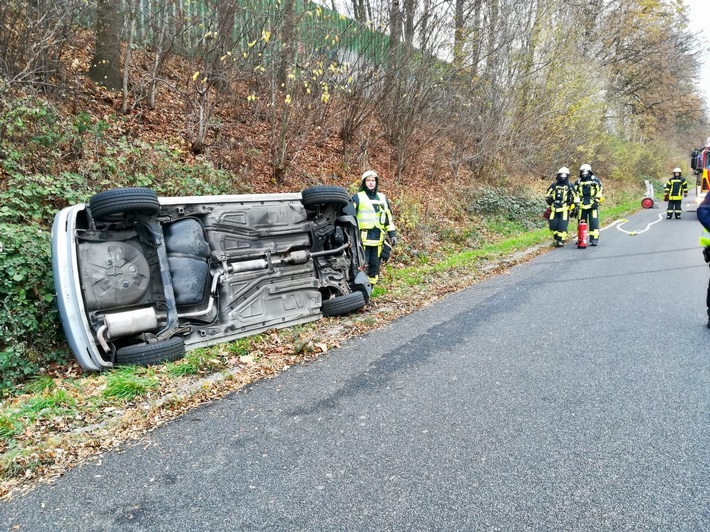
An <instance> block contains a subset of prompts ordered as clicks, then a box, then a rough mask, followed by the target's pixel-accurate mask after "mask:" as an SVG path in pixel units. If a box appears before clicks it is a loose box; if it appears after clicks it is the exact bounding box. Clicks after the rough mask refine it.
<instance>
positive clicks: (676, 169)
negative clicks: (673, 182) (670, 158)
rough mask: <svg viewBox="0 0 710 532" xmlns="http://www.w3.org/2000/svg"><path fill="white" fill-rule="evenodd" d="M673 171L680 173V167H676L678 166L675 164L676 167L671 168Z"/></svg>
mask: <svg viewBox="0 0 710 532" xmlns="http://www.w3.org/2000/svg"><path fill="white" fill-rule="evenodd" d="M673 173H674V174H680V173H681V170H680V168H678V167H677V166H676V167H675V168H674V169H673Z"/></svg>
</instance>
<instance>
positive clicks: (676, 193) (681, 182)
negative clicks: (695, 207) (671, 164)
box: [663, 168, 688, 220]
mask: <svg viewBox="0 0 710 532" xmlns="http://www.w3.org/2000/svg"><path fill="white" fill-rule="evenodd" d="M680 174H681V172H680V168H674V169H673V177H671V178H670V179H669V180H668V183H666V186H665V188H664V189H663V193H664V196H663V200H664V201H667V202H668V209H667V210H666V219H667V220H670V219H671V218H673V215H674V214H675V217H676V220H680V213H681V212H682V210H681V208H680V202H681V200H682V199H683V197H687V196H688V182H687V181H686V180H685V178H684V177H682V176H681V175H680Z"/></svg>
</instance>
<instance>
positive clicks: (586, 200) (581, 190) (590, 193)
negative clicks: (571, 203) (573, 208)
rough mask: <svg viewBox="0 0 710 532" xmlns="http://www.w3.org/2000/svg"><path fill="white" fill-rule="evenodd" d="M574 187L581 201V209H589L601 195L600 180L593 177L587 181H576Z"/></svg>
mask: <svg viewBox="0 0 710 532" xmlns="http://www.w3.org/2000/svg"><path fill="white" fill-rule="evenodd" d="M575 189H576V192H577V195H578V196H579V199H580V201H581V207H582V209H591V208H592V206H593V205H594V203H598V202H599V200H600V199H601V197H602V184H601V181H599V180H597V179H596V178H593V179H592V180H588V181H581V180H580V181H577V184H576V185H575Z"/></svg>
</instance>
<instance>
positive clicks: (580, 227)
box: [577, 220, 589, 249]
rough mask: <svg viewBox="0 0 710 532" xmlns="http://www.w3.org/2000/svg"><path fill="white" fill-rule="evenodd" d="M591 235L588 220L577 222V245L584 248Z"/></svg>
mask: <svg viewBox="0 0 710 532" xmlns="http://www.w3.org/2000/svg"><path fill="white" fill-rule="evenodd" d="M588 237H589V227H588V226H587V222H585V221H584V220H580V221H579V222H577V247H578V248H580V249H584V248H586V247H587V238H588Z"/></svg>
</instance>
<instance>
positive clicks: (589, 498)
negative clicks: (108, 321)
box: [0, 204, 710, 531]
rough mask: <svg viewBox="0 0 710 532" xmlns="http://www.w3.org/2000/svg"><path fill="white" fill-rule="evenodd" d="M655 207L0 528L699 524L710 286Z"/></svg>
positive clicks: (28, 509) (705, 490) (154, 437)
mask: <svg viewBox="0 0 710 532" xmlns="http://www.w3.org/2000/svg"><path fill="white" fill-rule="evenodd" d="M661 207H662V208H661V209H649V210H646V211H642V212H640V213H638V214H636V215H634V216H633V217H631V218H630V221H629V222H628V223H625V224H623V225H620V224H616V225H614V226H611V227H608V228H605V229H604V230H603V231H602V235H601V239H600V245H599V246H598V247H596V248H591V247H590V248H588V249H584V250H581V249H576V248H575V247H574V246H570V245H568V246H567V247H565V248H561V249H552V250H551V251H550V252H549V253H546V254H543V255H541V256H539V257H537V258H536V259H534V260H533V261H531V262H529V263H527V264H523V265H520V266H516V267H514V268H512V269H511V270H510V271H509V272H508V273H506V274H503V275H500V276H497V277H495V278H493V279H490V280H488V281H485V282H481V283H479V284H477V285H476V286H474V287H472V288H470V289H468V290H465V291H462V292H460V293H457V294H455V295H452V296H450V297H448V298H446V299H445V300H443V301H440V302H439V303H437V304H434V305H431V306H429V307H427V308H426V309H424V310H422V311H420V312H417V313H415V314H412V315H410V316H407V317H405V318H402V319H400V320H398V321H396V322H394V323H392V324H391V325H389V326H387V327H386V328H384V329H382V330H380V331H376V332H374V333H371V334H368V335H366V336H363V337H360V338H358V339H356V340H354V341H351V342H350V343H348V344H347V345H346V346H344V347H343V348H341V349H339V350H337V351H333V352H331V353H329V354H328V355H327V356H325V357H323V358H321V359H319V360H317V361H316V362H314V363H311V364H308V365H305V366H298V367H294V368H292V369H290V370H289V371H287V372H286V373H284V374H282V375H281V376H279V377H278V378H276V379H273V380H269V381H262V382H260V383H258V384H256V385H255V386H252V387H249V388H248V389H247V390H245V391H242V392H240V393H237V394H234V395H232V396H230V397H228V398H227V399H224V400H221V401H218V402H215V403H213V404H210V405H207V406H205V407H202V408H199V409H198V410H195V411H193V412H192V413H190V414H188V415H186V416H184V417H183V418H181V419H180V420H178V421H175V422H172V423H170V424H168V425H166V426H163V427H161V428H159V429H158V430H156V431H154V432H152V433H150V434H148V435H147V436H145V438H144V439H143V440H142V441H140V442H139V443H138V444H135V445H132V446H130V447H129V448H126V449H125V450H124V451H123V452H121V453H111V454H107V455H104V456H103V457H102V458H101V460H100V461H97V462H93V463H87V464H85V465H83V466H81V467H78V468H76V469H74V470H72V471H70V472H69V473H68V474H67V475H66V476H65V477H63V478H61V479H60V480H59V481H58V482H56V483H55V484H53V485H52V486H43V487H40V488H38V489H36V490H35V491H33V492H31V493H30V494H29V495H27V496H24V497H21V498H18V499H15V500H12V501H9V502H6V503H3V504H2V506H1V507H0V525H2V526H4V527H6V528H7V529H10V530H22V531H43V530H51V531H56V530H101V531H114V530H115V531H119V530H120V531H134V530H151V531H154V530H156V531H175V530H190V531H198V530H205V531H206V530H209V531H222V530H224V531H227V530H229V531H242V530H244V531H247V530H279V531H282V530H309V531H310V530H333V531H336V530H337V531H340V530H363V531H365V530H366V531H384V530H402V531H405V530H406V531H410V530H516V531H517V530H614V531H618V530H633V531H638V530H687V531H699V530H710V449H709V447H708V443H709V442H710V419H709V411H710V408H709V406H710V401H709V400H708V397H709V390H710V371H709V369H710V350H709V349H708V344H709V342H710V330H708V329H707V328H706V326H705V324H706V320H707V316H706V309H705V291H706V287H707V284H708V277H709V275H710V271H709V269H708V267H707V265H706V264H705V263H704V262H703V258H702V254H701V251H700V248H699V245H698V237H699V235H700V229H701V228H700V224H699V223H698V222H697V220H696V218H695V215H694V214H690V213H686V215H685V216H684V219H681V220H670V221H669V220H665V215H664V212H663V210H662V209H663V208H665V204H663V205H662V206H661ZM659 215H660V216H663V219H659ZM656 221H658V222H657V223H653V224H652V225H648V224H651V223H652V222H656ZM622 229H623V230H624V231H628V232H637V233H638V234H636V235H633V236H631V235H629V234H628V233H626V232H623V231H622ZM16 527H17V528H16Z"/></svg>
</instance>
